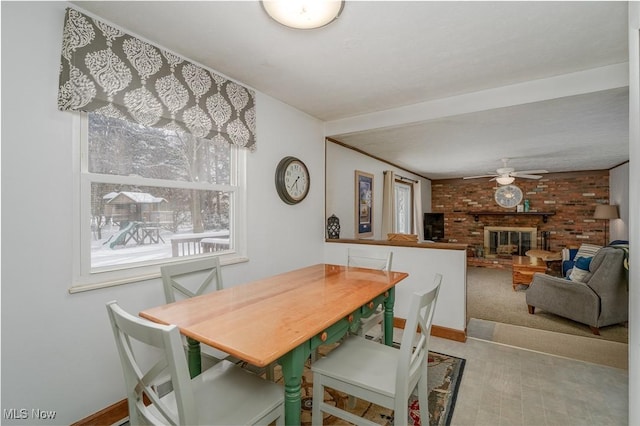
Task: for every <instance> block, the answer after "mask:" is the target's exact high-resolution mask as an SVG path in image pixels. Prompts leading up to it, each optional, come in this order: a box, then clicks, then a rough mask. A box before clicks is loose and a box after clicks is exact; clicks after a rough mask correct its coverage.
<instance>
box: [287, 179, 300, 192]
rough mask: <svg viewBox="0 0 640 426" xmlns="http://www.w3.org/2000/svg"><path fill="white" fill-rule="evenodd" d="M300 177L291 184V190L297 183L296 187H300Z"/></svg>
mask: <svg viewBox="0 0 640 426" xmlns="http://www.w3.org/2000/svg"><path fill="white" fill-rule="evenodd" d="M299 179H300V176H298V177H297V178H296V180H294V181H293V183H292V184H291V186H290V187H289V191H291V190H292V189H293V186H294V185H295V186H296V188H297V187H298V180H299Z"/></svg>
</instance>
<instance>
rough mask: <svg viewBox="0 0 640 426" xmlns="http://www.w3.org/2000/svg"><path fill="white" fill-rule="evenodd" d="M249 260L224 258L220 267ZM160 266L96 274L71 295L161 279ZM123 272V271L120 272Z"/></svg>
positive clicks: (80, 281) (73, 288) (81, 281)
mask: <svg viewBox="0 0 640 426" xmlns="http://www.w3.org/2000/svg"><path fill="white" fill-rule="evenodd" d="M194 258H195V257H189V259H194ZM248 261H249V258H248V257H245V256H228V257H225V256H222V257H221V258H220V265H222V266H225V265H233V264H236V263H244V262H248ZM159 269H160V266H159V265H154V266H148V267H140V268H136V270H137V273H136V272H133V271H131V273H130V274H129V275H128V276H125V277H121V276H116V274H113V273H109V272H105V273H101V274H95V276H92V277H87V278H82V279H78V280H77V282H76V283H74V284H73V285H72V286H71V287H70V288H69V293H70V294H74V293H82V292H85V291H90V290H98V289H101V288H108V287H114V286H118V285H123V284H132V283H137V282H142V281H148V280H154V279H158V278H160V271H159ZM118 272H122V271H118Z"/></svg>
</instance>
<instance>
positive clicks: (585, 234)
mask: <svg viewBox="0 0 640 426" xmlns="http://www.w3.org/2000/svg"><path fill="white" fill-rule="evenodd" d="M514 184H515V185H517V186H518V187H519V188H520V189H521V190H522V192H523V193H524V198H525V199H528V200H529V203H530V206H531V211H532V212H553V213H554V214H553V215H552V216H549V217H548V218H547V221H546V222H545V221H544V220H543V217H542V216H534V215H523V214H521V215H518V213H516V211H515V209H504V208H502V207H500V206H498V205H497V204H496V202H495V200H494V198H493V196H494V193H495V188H496V183H495V181H489V179H474V180H462V179H446V180H434V181H432V183H431V205H432V212H434V213H444V224H445V235H446V237H447V240H448V241H449V242H454V243H462V244H469V246H470V247H471V248H473V249H474V251H475V252H478V250H479V249H482V250H484V247H485V242H484V228H485V227H491V226H493V227H500V226H506V227H522V228H536V229H537V238H535V239H534V240H533V242H534V244H533V248H548V249H549V250H551V251H560V250H561V249H562V248H564V247H566V246H579V245H580V244H582V243H591V244H598V245H602V244H603V243H604V223H603V222H602V221H596V220H595V219H594V218H593V212H594V210H595V208H596V206H597V205H598V204H608V202H609V171H608V170H593V171H585V172H571V173H549V174H545V175H544V177H543V178H542V179H540V180H529V179H516V181H515V183H514ZM473 211H492V212H499V213H502V214H501V215H480V216H476V217H477V219H478V220H477V221H476V217H474V215H472V214H470V212H473ZM542 235H546V236H548V239H547V240H546V242H547V247H543V243H542V241H541V239H540V237H541V236H542Z"/></svg>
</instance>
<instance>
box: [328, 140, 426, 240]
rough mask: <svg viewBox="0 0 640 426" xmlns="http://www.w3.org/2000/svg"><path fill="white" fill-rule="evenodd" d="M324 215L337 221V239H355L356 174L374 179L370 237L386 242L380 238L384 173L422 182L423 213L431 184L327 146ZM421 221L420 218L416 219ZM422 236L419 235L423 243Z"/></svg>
mask: <svg viewBox="0 0 640 426" xmlns="http://www.w3.org/2000/svg"><path fill="white" fill-rule="evenodd" d="M326 156H327V166H326V174H327V175H326V191H327V195H326V198H327V200H326V206H325V208H326V215H327V217H329V216H331V215H332V214H335V215H336V216H337V217H338V219H340V238H355V234H356V232H355V171H356V170H359V171H362V172H367V173H371V174H372V175H373V176H374V177H373V192H374V193H373V237H371V239H374V240H386V239H387V237H386V235H385V236H384V237H383V236H382V186H383V181H384V171H385V170H393V171H394V172H395V173H397V174H399V175H402V176H405V177H408V178H411V179H416V180H420V181H421V189H422V210H423V212H430V211H431V181H430V180H428V179H424V178H421V177H420V176H416V175H414V174H413V173H409V172H407V171H405V170H402V169H399V168H397V167H393V166H391V165H390V164H388V163H385V162H382V161H379V160H376V159H375V158H372V157H369V156H367V155H363V154H360V153H359V152H357V151H354V150H352V149H348V148H345V147H343V146H341V145H339V144H336V143H333V142H330V141H327V142H326ZM419 220H422V218H419ZM423 237H424V236H423V235H419V238H420V239H422V238H423Z"/></svg>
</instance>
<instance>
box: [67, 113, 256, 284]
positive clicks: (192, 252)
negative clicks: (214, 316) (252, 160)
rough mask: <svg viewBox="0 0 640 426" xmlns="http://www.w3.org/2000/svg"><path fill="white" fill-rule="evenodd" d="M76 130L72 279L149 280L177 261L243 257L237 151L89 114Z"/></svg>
mask: <svg viewBox="0 0 640 426" xmlns="http://www.w3.org/2000/svg"><path fill="white" fill-rule="evenodd" d="M81 129H82V130H81V137H80V145H81V146H80V152H81V153H82V154H81V155H80V157H81V158H80V165H79V177H80V179H79V185H78V187H79V196H78V203H79V209H78V210H79V219H80V220H79V221H78V222H77V223H79V224H80V225H79V228H80V229H79V231H78V240H79V241H78V242H79V244H77V246H78V247H79V253H78V257H79V261H78V268H77V269H78V271H77V273H76V278H77V280H78V281H79V285H82V284H93V283H96V282H107V283H108V282H112V281H114V282H116V283H120V282H122V281H123V280H124V281H132V280H136V278H138V279H140V278H141V277H142V278H148V275H149V274H150V273H152V272H151V271H155V273H156V275H157V271H158V267H157V264H159V263H163V262H167V261H169V260H170V259H173V258H178V257H179V258H184V257H186V256H202V255H206V254H209V253H215V255H222V256H226V257H234V256H235V257H238V256H240V255H241V253H242V250H241V249H242V246H243V243H242V241H241V236H242V235H244V232H242V228H243V225H242V223H243V221H242V220H241V217H240V215H239V212H241V211H242V200H243V193H244V191H243V188H242V183H243V176H244V166H243V165H244V155H245V154H244V152H239V151H240V150H238V148H237V147H236V146H233V145H230V144H229V143H228V142H226V141H224V140H222V139H220V140H209V139H199V138H196V137H194V136H193V135H191V134H186V133H177V132H175V131H169V130H163V129H157V128H150V127H145V126H142V125H139V124H135V123H132V122H129V121H124V120H119V119H115V118H110V117H107V116H104V115H100V114H95V113H82V116H81ZM241 151H244V150H241ZM152 266H155V267H153V268H152ZM106 285H108V284H106Z"/></svg>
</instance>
